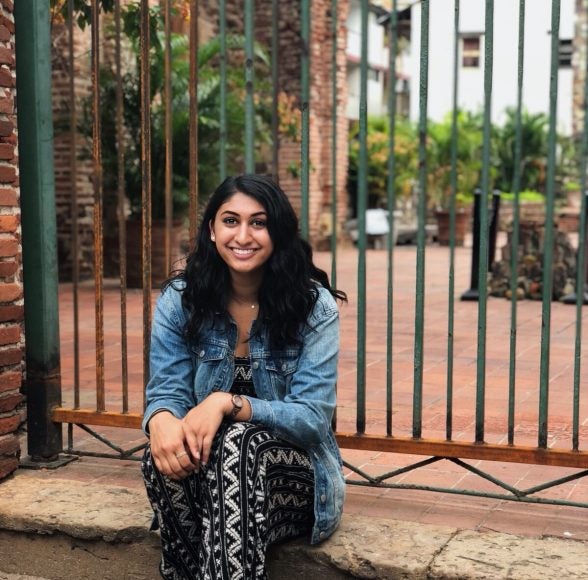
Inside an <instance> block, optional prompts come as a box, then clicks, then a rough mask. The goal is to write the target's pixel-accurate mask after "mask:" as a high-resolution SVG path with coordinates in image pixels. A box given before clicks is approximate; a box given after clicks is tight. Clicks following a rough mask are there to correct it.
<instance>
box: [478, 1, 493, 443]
mask: <svg viewBox="0 0 588 580" xmlns="http://www.w3.org/2000/svg"><path fill="white" fill-rule="evenodd" d="M493 47H494V0H486V14H485V38H484V140H483V150H482V198H481V204H480V205H481V211H480V258H479V270H478V280H479V288H478V295H479V299H478V349H477V357H478V364H477V372H476V427H475V431H476V442H478V443H480V442H482V441H484V417H485V404H486V319H487V300H488V288H487V284H486V279H487V277H488V274H487V273H488V192H489V189H490V136H491V131H492V73H493V66H494V59H493V54H492V51H493Z"/></svg>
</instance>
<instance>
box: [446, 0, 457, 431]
mask: <svg viewBox="0 0 588 580" xmlns="http://www.w3.org/2000/svg"><path fill="white" fill-rule="evenodd" d="M459 11H460V4H459V0H455V5H454V20H453V27H454V35H453V114H452V123H451V203H450V206H449V286H448V292H447V293H448V299H447V302H448V304H447V394H446V398H447V410H446V413H445V437H446V438H447V440H450V439H451V436H452V431H453V333H454V327H455V324H454V315H455V306H454V305H455V299H454V294H455V211H456V208H455V200H456V196H457V123H458V110H457V107H458V104H457V103H458V100H457V99H458V87H459V73H458V71H459V67H458V64H459Z"/></svg>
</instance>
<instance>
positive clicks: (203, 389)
mask: <svg viewBox="0 0 588 580" xmlns="http://www.w3.org/2000/svg"><path fill="white" fill-rule="evenodd" d="M191 350H192V354H193V356H194V370H195V373H194V388H195V393H196V398H197V400H198V401H201V400H202V399H203V398H204V397H206V396H207V395H208V394H210V393H211V392H212V391H218V390H221V389H222V386H223V384H224V378H225V374H226V373H227V372H228V370H227V367H228V365H227V364H222V362H223V361H224V360H225V359H226V358H227V357H228V356H229V349H228V348H227V347H226V346H224V345H220V344H218V343H215V342H199V343H198V344H195V345H192V347H191Z"/></svg>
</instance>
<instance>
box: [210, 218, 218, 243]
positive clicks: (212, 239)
mask: <svg viewBox="0 0 588 580" xmlns="http://www.w3.org/2000/svg"><path fill="white" fill-rule="evenodd" d="M208 229H209V230H210V241H211V242H212V243H214V242H215V241H216V237H215V235H214V227H213V225H212V220H210V221H209V222H208Z"/></svg>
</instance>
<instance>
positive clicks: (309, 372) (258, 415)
mask: <svg viewBox="0 0 588 580" xmlns="http://www.w3.org/2000/svg"><path fill="white" fill-rule="evenodd" d="M308 322H309V324H308V325H307V326H306V328H305V329H304V331H303V335H302V347H301V351H300V357H299V359H298V366H297V369H296V371H295V372H294V375H293V377H292V382H291V384H290V389H289V392H288V393H287V394H286V396H285V397H284V399H283V400H272V401H266V400H262V399H254V398H250V399H249V401H250V404H251V410H252V416H251V422H252V423H256V424H262V425H265V426H266V427H267V428H268V429H269V430H271V431H273V432H274V433H275V434H276V435H277V436H279V437H281V438H282V439H284V440H286V441H290V442H291V443H293V444H295V445H298V446H301V447H304V448H309V447H311V446H313V445H318V444H320V443H322V442H324V441H325V440H326V439H327V435H328V433H329V432H330V431H331V419H332V417H333V412H334V410H335V405H336V394H335V384H336V381H337V358H338V353H339V311H338V308H337V304H336V302H335V300H334V298H333V297H332V296H331V294H330V293H329V292H328V291H327V290H325V289H324V288H320V289H319V298H318V300H317V302H316V304H315V306H314V309H313V311H312V313H311V315H310V317H309V320H308Z"/></svg>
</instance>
